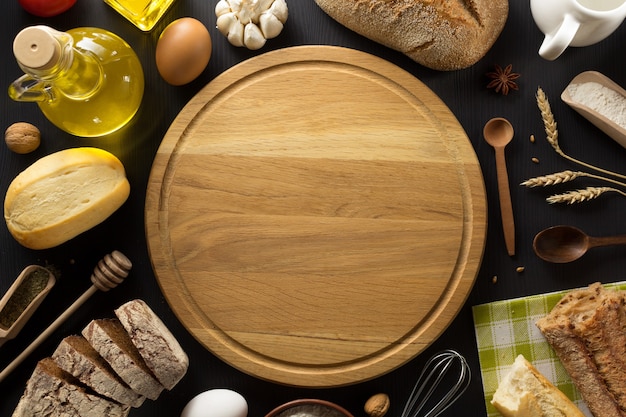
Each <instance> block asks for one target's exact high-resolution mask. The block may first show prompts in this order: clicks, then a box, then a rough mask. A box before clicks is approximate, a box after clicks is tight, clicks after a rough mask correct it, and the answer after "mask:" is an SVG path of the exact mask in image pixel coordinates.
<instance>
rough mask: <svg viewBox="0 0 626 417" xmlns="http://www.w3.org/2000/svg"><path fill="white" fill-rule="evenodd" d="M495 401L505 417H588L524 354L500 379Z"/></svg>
mask: <svg viewBox="0 0 626 417" xmlns="http://www.w3.org/2000/svg"><path fill="white" fill-rule="evenodd" d="M491 403H492V404H493V405H494V406H495V407H496V409H498V411H499V412H500V413H501V414H502V415H503V416H504V417H563V416H567V417H584V414H583V413H582V412H581V411H580V410H579V409H578V407H576V405H575V404H574V403H572V402H571V401H570V399H569V398H567V396H566V395H565V394H563V393H562V392H561V391H559V389H558V388H556V387H555V386H554V385H553V384H552V383H551V382H550V381H548V380H547V379H546V378H545V377H544V376H543V375H542V374H541V373H540V372H539V371H538V370H537V368H535V367H534V366H533V365H532V364H531V363H530V362H528V361H527V360H526V358H524V356H523V355H519V356H518V357H517V358H516V359H515V362H514V363H513V365H512V366H511V369H510V370H509V371H508V372H507V374H506V375H505V376H504V378H503V379H502V381H500V384H499V385H498V389H497V390H496V392H495V393H494V394H493V399H492V400H491Z"/></svg>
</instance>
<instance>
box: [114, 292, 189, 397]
mask: <svg viewBox="0 0 626 417" xmlns="http://www.w3.org/2000/svg"><path fill="white" fill-rule="evenodd" d="M115 314H116V315H117V318H118V319H119V321H120V322H121V323H122V325H123V326H124V328H125V329H126V331H127V333H128V335H129V336H130V339H131V340H132V342H133V344H134V345H135V346H136V347H137V350H138V351H139V353H140V354H141V357H142V358H143V359H144V361H145V363H146V365H147V366H148V368H150V370H151V371H152V373H153V374H154V375H155V376H156V378H157V379H158V380H159V382H161V384H163V386H164V387H165V388H167V389H168V390H169V389H172V388H174V386H175V385H176V384H177V383H178V382H179V381H180V380H181V379H182V377H183V376H184V375H185V373H187V368H188V367H189V358H188V357H187V354H186V353H185V352H184V351H183V349H182V347H181V346H180V344H179V343H178V341H177V340H176V338H175V337H174V336H173V335H172V333H171V332H170V331H169V330H168V328H167V327H166V326H165V324H163V322H162V321H161V319H160V318H159V317H158V316H157V315H156V314H155V313H154V312H153V311H152V309H150V307H149V306H148V305H147V304H146V303H145V302H144V301H143V300H133V301H129V302H127V303H126V304H124V305H122V306H120V307H119V308H118V309H116V310H115Z"/></svg>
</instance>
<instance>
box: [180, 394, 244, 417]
mask: <svg viewBox="0 0 626 417" xmlns="http://www.w3.org/2000/svg"><path fill="white" fill-rule="evenodd" d="M247 415H248V403H247V402H246V399H245V398H243V396H242V395H241V394H239V393H238V392H235V391H232V390H229V389H211V390H208V391H205V392H203V393H201V394H198V395H196V396H195V397H193V398H192V399H191V401H189V402H188V403H187V405H186V406H185V408H184V409H183V412H182V414H181V415H180V417H247Z"/></svg>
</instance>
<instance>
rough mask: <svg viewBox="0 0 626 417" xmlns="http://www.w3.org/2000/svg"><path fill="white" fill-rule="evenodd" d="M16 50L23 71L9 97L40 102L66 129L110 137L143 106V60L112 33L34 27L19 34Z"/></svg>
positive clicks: (85, 135)
mask: <svg viewBox="0 0 626 417" xmlns="http://www.w3.org/2000/svg"><path fill="white" fill-rule="evenodd" d="M13 52H14V54H15V58H16V60H17V62H18V64H19V66H20V68H21V69H22V70H23V71H24V72H25V74H24V75H23V76H21V77H20V78H18V79H17V80H15V81H14V82H13V83H12V84H11V85H10V86H9V96H10V97H11V98H12V99H14V100H16V101H25V102H35V103H37V105H38V106H39V108H40V109H41V111H42V112H43V114H44V115H45V116H46V117H47V118H48V120H50V121H51V122H52V123H53V124H54V125H56V126H57V127H59V128H60V129H62V130H64V131H66V132H68V133H71V134H73V135H76V136H82V137H97V136H104V135H107V134H109V133H112V132H115V131H116V130H118V129H120V128H121V127H122V126H124V125H126V124H127V123H128V122H129V121H130V120H131V119H132V118H133V116H134V115H135V113H136V112H137V110H138V109H139V106H140V104H141V100H142V98H143V91H144V77H143V69H142V67H141V63H140V62H139V59H138V58H137V55H136V54H135V52H134V51H133V50H132V48H131V47H130V46H129V45H128V44H127V43H126V42H125V41H124V40H123V39H121V38H120V37H118V36H117V35H115V34H113V33H111V32H108V31H106V30H104V29H99V28H76V29H71V30H68V31H67V32H60V31H57V30H54V29H52V28H50V27H48V26H43V25H38V26H31V27H27V28H25V29H23V30H22V31H21V32H20V33H18V35H17V36H16V37H15V40H14V42H13Z"/></svg>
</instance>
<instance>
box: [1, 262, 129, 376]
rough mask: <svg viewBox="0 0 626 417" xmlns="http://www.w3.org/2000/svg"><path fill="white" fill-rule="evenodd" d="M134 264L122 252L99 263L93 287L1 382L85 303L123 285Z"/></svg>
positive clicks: (44, 333) (26, 352)
mask: <svg viewBox="0 0 626 417" xmlns="http://www.w3.org/2000/svg"><path fill="white" fill-rule="evenodd" d="M132 266H133V264H132V263H131V262H130V260H129V259H128V258H127V257H126V256H125V255H124V254H123V253H121V252H119V251H113V252H112V253H110V254H108V255H106V256H105V257H104V258H102V259H101V260H100V262H98V264H97V265H96V267H95V268H94V271H93V273H92V274H91V282H92V284H93V285H92V286H91V287H89V289H87V291H85V292H84V293H83V295H81V296H80V297H79V298H78V299H77V300H76V301H74V303H73V304H72V305H71V306H69V307H68V308H67V310H65V311H64V312H63V313H62V314H61V315H60V316H59V317H58V318H57V319H56V320H55V321H54V322H52V324H51V325H50V326H48V328H47V329H46V330H44V331H43V333H41V334H40V335H39V337H37V338H36V339H35V340H34V341H33V342H32V343H31V344H30V345H29V346H28V347H27V348H26V349H24V351H23V352H22V353H21V354H20V355H19V356H18V357H17V358H15V359H14V360H13V362H11V363H10V364H9V365H8V366H7V367H6V368H4V370H3V371H2V372H0V382H2V381H3V380H4V378H5V377H6V376H7V375H9V374H10V373H11V372H12V371H13V370H15V368H17V367H18V366H19V365H20V363H22V361H23V360H24V359H26V358H27V357H28V356H29V355H30V354H31V353H33V351H34V350H35V349H36V348H37V347H38V346H39V345H40V344H41V343H42V342H43V341H44V340H46V339H47V338H48V336H50V335H51V334H52V333H53V332H54V331H55V330H56V329H57V328H58V327H59V326H60V325H61V324H63V322H64V321H65V320H67V318H68V317H70V316H71V315H72V314H74V312H75V311H76V310H78V308H79V307H80V306H81V305H83V303H84V302H85V301H87V299H88V298H89V297H91V296H92V295H93V294H95V293H96V292H97V291H98V290H100V291H105V292H106V291H109V290H110V289H113V288H115V287H117V286H118V285H119V284H121V283H122V282H123V281H124V279H125V278H126V277H127V276H128V272H129V271H130V269H131V268H132Z"/></svg>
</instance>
